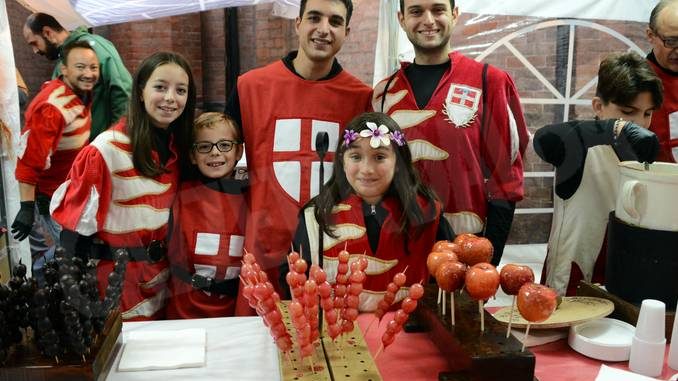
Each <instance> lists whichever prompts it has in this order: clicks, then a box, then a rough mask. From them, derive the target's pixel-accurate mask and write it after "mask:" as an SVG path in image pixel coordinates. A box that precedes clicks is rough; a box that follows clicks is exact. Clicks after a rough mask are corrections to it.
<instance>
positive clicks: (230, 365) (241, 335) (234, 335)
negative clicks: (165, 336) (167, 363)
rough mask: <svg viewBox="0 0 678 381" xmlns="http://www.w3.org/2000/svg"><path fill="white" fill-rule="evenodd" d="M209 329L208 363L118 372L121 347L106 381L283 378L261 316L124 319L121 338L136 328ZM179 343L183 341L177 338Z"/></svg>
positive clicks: (274, 349) (274, 380)
mask: <svg viewBox="0 0 678 381" xmlns="http://www.w3.org/2000/svg"><path fill="white" fill-rule="evenodd" d="M186 328H204V329H206V330H207V366H206V367H202V368H185V369H172V370H153V371H139V372H118V371H117V369H118V362H119V361H120V355H121V353H122V351H121V350H119V351H118V353H116V355H115V361H114V362H113V363H112V366H111V369H110V371H109V372H108V375H107V376H106V378H105V380H106V381H136V380H138V381H154V380H158V381H175V380H176V381H180V380H181V381H186V380H189V381H209V380H215V381H216V380H219V381H223V380H242V381H247V380H252V381H260V380H267V381H268V380H270V381H278V380H280V368H279V366H278V352H277V349H276V346H275V343H274V342H273V339H272V338H271V335H270V334H269V332H268V329H267V328H266V327H265V326H264V323H263V321H262V319H261V318H260V317H237V318H213V319H189V320H161V321H152V322H134V323H123V325H122V341H123V343H124V342H125V339H126V336H127V335H128V334H129V332H131V331H134V330H152V331H160V330H163V331H172V330H181V329H186ZM176 345H181V343H180V342H177V343H176Z"/></svg>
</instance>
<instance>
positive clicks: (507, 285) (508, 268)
mask: <svg viewBox="0 0 678 381" xmlns="http://www.w3.org/2000/svg"><path fill="white" fill-rule="evenodd" d="M499 278H500V284H501V289H502V291H504V293H505V294H506V295H512V296H513V298H512V302H511V314H510V315H509V322H508V328H507V329H506V337H509V336H510V335H511V323H512V322H513V311H514V310H515V308H516V295H518V290H520V287H522V285H524V284H525V283H533V282H534V273H533V272H532V269H531V268H530V267H529V266H524V265H516V264H513V263H509V264H507V265H504V267H502V268H501V271H500V272H499Z"/></svg>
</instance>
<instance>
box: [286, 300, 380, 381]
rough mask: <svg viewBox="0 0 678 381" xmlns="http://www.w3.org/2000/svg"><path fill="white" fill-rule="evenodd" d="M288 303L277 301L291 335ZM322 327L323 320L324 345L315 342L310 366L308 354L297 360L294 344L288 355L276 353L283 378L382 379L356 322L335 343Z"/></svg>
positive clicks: (327, 380) (322, 380)
mask: <svg viewBox="0 0 678 381" xmlns="http://www.w3.org/2000/svg"><path fill="white" fill-rule="evenodd" d="M288 303H289V301H284V302H281V303H280V304H279V306H280V312H281V313H282V315H283V321H284V322H285V325H286V326H287V330H288V332H290V334H291V335H292V336H293V337H294V335H295V331H294V327H293V326H292V322H291V320H290V317H289V313H288V310H287V305H288ZM325 327H326V324H323V335H322V337H323V339H322V340H323V345H317V346H316V347H315V353H314V354H313V356H312V361H313V370H311V361H309V359H308V358H306V359H304V361H303V363H300V358H299V356H298V354H297V353H298V348H297V347H296V346H295V347H294V349H293V351H292V353H291V355H289V356H286V355H285V354H283V353H282V352H280V353H279V359H280V371H281V373H282V379H283V381H344V380H346V381H348V380H351V381H381V376H380V375H379V370H377V366H376V365H375V364H374V360H373V359H372V356H371V355H370V350H369V349H368V347H367V343H366V342H365V339H364V337H363V334H362V332H361V331H360V327H358V324H355V327H354V328H353V332H351V334H349V335H343V337H341V338H338V339H337V342H336V343H335V342H332V340H331V339H330V337H329V335H328V334H327V332H326V330H324V328H325Z"/></svg>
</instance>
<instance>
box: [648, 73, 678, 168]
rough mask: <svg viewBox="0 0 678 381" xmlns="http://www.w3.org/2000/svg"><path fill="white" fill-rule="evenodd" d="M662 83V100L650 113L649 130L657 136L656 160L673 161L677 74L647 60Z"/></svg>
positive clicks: (677, 143) (677, 132) (677, 140)
mask: <svg viewBox="0 0 678 381" xmlns="http://www.w3.org/2000/svg"><path fill="white" fill-rule="evenodd" d="M647 62H648V63H649V64H650V65H651V66H652V68H653V69H654V71H655V73H657V76H658V77H659V78H660V79H661V80H662V84H663V85H664V102H662V105H661V107H660V108H659V109H658V110H655V111H654V112H653V113H652V122H651V123H650V131H652V132H654V133H655V134H657V137H658V138H659V144H660V147H659V155H658V156H657V161H665V162H669V163H675V162H676V158H678V75H675V74H669V73H667V72H665V71H664V70H663V69H662V68H661V67H659V66H658V65H657V64H656V63H655V62H653V61H652V60H648V61H647Z"/></svg>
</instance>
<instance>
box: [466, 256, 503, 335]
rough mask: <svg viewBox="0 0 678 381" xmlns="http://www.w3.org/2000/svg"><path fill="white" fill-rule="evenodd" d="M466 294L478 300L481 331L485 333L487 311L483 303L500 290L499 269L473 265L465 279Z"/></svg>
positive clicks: (484, 264) (489, 265)
mask: <svg viewBox="0 0 678 381" xmlns="http://www.w3.org/2000/svg"><path fill="white" fill-rule="evenodd" d="M465 283H466V292H468V294H469V295H470V296H471V297H472V298H473V299H476V300H478V310H479V311H480V331H481V332H483V331H485V309H484V308H483V302H484V301H485V300H487V299H489V298H491V297H492V296H494V294H495V293H496V292H497V289H498V288H499V273H498V272H497V269H496V268H495V267H494V266H492V265H491V264H489V263H483V262H481V263H478V264H475V265H473V266H472V267H471V268H470V269H469V270H468V271H467V272H466V277H465Z"/></svg>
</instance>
